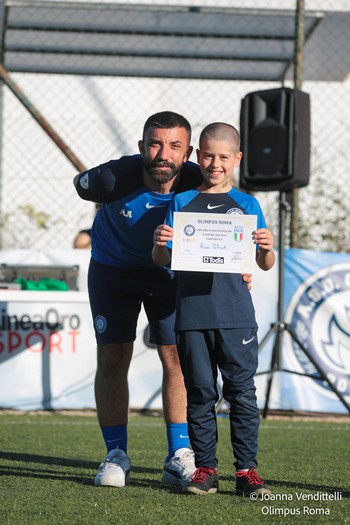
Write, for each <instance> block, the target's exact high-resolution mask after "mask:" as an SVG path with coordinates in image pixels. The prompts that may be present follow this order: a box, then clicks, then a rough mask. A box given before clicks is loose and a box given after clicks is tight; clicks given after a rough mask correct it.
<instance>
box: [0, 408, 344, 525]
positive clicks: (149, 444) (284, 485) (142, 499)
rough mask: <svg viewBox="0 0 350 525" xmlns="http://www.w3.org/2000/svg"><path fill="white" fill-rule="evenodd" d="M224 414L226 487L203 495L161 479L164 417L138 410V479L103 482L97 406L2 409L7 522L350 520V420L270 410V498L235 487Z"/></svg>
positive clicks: (134, 442) (134, 423)
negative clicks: (298, 417)
mask: <svg viewBox="0 0 350 525" xmlns="http://www.w3.org/2000/svg"><path fill="white" fill-rule="evenodd" d="M218 423H219V446H218V458H219V472H220V490H219V492H218V493H217V494H216V495H208V496H198V495H184V494H182V493H181V491H180V490H179V489H177V490H176V489H175V490H174V489H170V488H168V487H162V486H161V484H160V477H161V471H162V465H163V461H164V457H165V455H166V453H167V450H166V435H165V425H164V422H163V419H162V418H161V417H150V416H132V417H131V418H130V425H129V451H128V453H129V455H130V456H131V460H132V475H131V484H130V485H129V486H128V487H124V488H112V487H99V488H96V487H94V485H93V479H94V476H95V473H96V469H97V467H98V465H99V463H100V462H101V461H102V459H103V458H104V456H105V450H104V445H103V442H102V437H101V434H100V430H99V427H98V425H97V421H96V417H95V415H82V416H76V415H61V414H55V413H48V414H43V415H39V414H34V415H27V414H24V415H17V414H14V415H12V414H11V415H1V416H0V475H1V477H0V523H1V525H5V524H9V525H21V524H33V525H40V524H45V525H56V524H60V525H73V524H74V525H75V524H84V525H85V524H86V525H95V524H96V525H105V524H119V523H123V524H125V525H158V524H159V525H167V524H174V525H197V524H198V525H207V524H208V525H209V524H214V525H219V524H225V525H235V524H247V525H255V524H256V525H260V524H268V525H274V524H281V525H282V524H283V525H285V524H286V525H294V524H297V525H308V524H309V523H310V524H313V523H317V524H326V525H330V524H337V525H342V524H346V523H350V518H349V516H350V498H349V495H350V492H349V491H350V475H349V466H348V464H349V430H350V422H345V423H344V422H318V421H312V420H311V421H310V420H308V421H295V420H293V419H292V418H291V419H290V420H288V419H287V420H283V421H275V420H269V419H267V420H263V421H262V423H261V427H260V440H259V445H260V452H259V473H260V475H261V476H262V477H263V478H264V479H265V481H267V482H268V484H269V485H270V486H271V488H272V490H273V495H272V496H271V497H270V499H268V500H263V501H260V500H259V501H250V500H249V498H242V497H238V496H236V495H235V494H234V482H233V467H232V462H233V458H232V452H231V447H230V439H229V422H228V420H227V419H226V418H222V417H219V418H218ZM331 498H334V499H331ZM340 498H341V499H340Z"/></svg>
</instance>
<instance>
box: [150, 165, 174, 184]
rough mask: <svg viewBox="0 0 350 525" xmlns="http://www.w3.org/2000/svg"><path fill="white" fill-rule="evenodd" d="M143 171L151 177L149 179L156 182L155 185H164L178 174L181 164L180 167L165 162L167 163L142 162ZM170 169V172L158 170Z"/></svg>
mask: <svg viewBox="0 0 350 525" xmlns="http://www.w3.org/2000/svg"><path fill="white" fill-rule="evenodd" d="M144 165H145V169H146V171H147V173H148V175H149V176H150V177H151V179H152V180H153V181H154V182H156V183H157V184H166V183H167V182H169V181H170V180H172V179H173V178H174V177H176V175H177V174H178V173H180V171H181V168H182V164H181V165H180V166H177V165H176V164H174V163H173V162H167V161H163V162H160V161H150V162H146V161H145V162H144ZM161 167H163V168H170V171H166V172H165V171H164V170H161V169H159V168H161Z"/></svg>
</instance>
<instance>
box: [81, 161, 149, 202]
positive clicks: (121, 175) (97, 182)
mask: <svg viewBox="0 0 350 525" xmlns="http://www.w3.org/2000/svg"><path fill="white" fill-rule="evenodd" d="M142 170H143V162H142V158H141V157H140V156H125V157H121V158H120V159H118V160H110V161H109V162H106V163H105V164H101V165H100V166H96V167H94V168H91V169H89V170H86V171H83V172H82V173H78V175H76V176H75V177H74V179H73V184H74V186H75V189H76V191H77V193H78V195H79V197H81V198H82V199H84V200H86V201H92V202H98V203H108V202H112V201H114V200H116V199H117V198H120V197H122V196H124V195H126V194H128V193H131V192H132V191H134V190H136V189H137V188H138V187H140V184H141V183H142Z"/></svg>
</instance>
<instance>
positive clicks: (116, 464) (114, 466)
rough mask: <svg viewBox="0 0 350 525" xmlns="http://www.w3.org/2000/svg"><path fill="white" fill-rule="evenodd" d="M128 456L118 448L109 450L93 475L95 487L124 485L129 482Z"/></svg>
mask: <svg viewBox="0 0 350 525" xmlns="http://www.w3.org/2000/svg"><path fill="white" fill-rule="evenodd" d="M130 466H131V461H130V458H129V456H128V455H127V454H126V452H124V450H121V449H120V448H115V449H114V450H110V451H109V452H108V454H107V456H106V459H105V460H104V461H103V462H102V463H101V465H100V466H99V468H98V472H97V475H96V477H95V485H96V487H124V486H125V485H128V484H129V482H130Z"/></svg>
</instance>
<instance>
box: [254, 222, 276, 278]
mask: <svg viewBox="0 0 350 525" xmlns="http://www.w3.org/2000/svg"><path fill="white" fill-rule="evenodd" d="M253 238H254V242H255V244H257V245H258V251H257V255H256V262H257V264H258V266H259V268H261V269H262V270H265V271H266V270H270V269H271V268H272V267H273V265H274V264H275V254H274V251H273V236H272V233H271V232H270V230H268V229H267V228H260V229H259V230H255V232H254V234H253Z"/></svg>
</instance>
